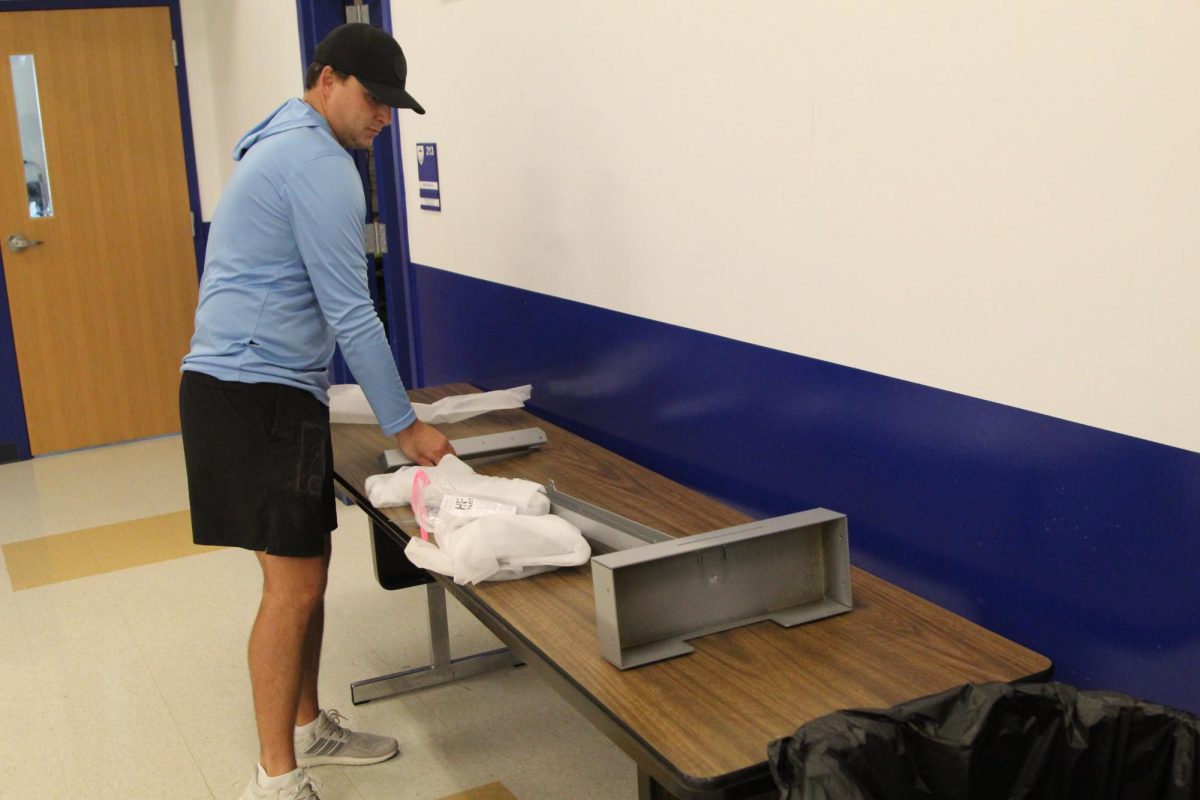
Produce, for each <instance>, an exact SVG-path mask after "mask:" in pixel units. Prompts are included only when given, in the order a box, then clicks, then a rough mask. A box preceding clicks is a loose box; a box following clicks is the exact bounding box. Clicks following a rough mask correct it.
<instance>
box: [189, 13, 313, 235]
mask: <svg viewBox="0 0 1200 800" xmlns="http://www.w3.org/2000/svg"><path fill="white" fill-rule="evenodd" d="M179 10H180V17H181V19H182V23H183V44H184V53H185V57H186V59H187V76H188V95H189V97H190V100H191V110H192V133H193V136H194V137H195V143H196V171H197V173H198V179H199V183H200V205H201V217H202V218H203V219H204V220H211V219H212V212H213V209H214V208H216V205H217V200H218V199H219V197H220V195H221V189H222V187H224V186H225V181H226V180H228V178H229V173H230V172H231V171H232V170H233V164H234V162H233V159H232V158H231V157H230V154H231V153H232V152H233V146H234V144H236V143H237V141H238V139H240V138H241V136H242V134H243V133H245V132H246V131H247V130H249V129H250V128H251V127H252V126H253V125H254V124H255V123H256V122H258V121H259V120H261V119H263V118H264V117H266V116H267V114H269V113H270V112H271V110H272V109H274V108H275V107H276V106H278V105H279V104H280V103H282V102H283V101H284V100H287V99H288V98H289V97H298V96H299V95H300V94H301V93H302V92H303V90H304V76H303V69H304V65H303V64H301V63H300V33H299V27H298V24H297V21H296V3H295V0H253V2H247V0H180V4H179Z"/></svg>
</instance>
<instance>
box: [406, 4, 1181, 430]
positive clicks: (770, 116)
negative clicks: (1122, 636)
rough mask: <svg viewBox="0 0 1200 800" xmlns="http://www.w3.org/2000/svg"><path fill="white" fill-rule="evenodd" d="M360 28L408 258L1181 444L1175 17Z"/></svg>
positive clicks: (593, 9)
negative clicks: (383, 62) (391, 142)
mask: <svg viewBox="0 0 1200 800" xmlns="http://www.w3.org/2000/svg"><path fill="white" fill-rule="evenodd" d="M392 19H393V28H394V30H395V31H396V33H397V38H398V39H399V40H400V42H401V44H402V45H403V46H404V49H405V52H406V54H407V55H408V57H409V75H410V80H409V88H410V91H411V92H412V93H413V94H414V95H415V96H416V97H417V98H418V99H419V100H420V101H421V102H422V103H423V104H424V105H425V107H426V108H427V109H428V111H429V113H428V115H427V116H425V117H419V116H416V115H413V114H411V113H410V112H403V113H402V114H401V120H402V133H403V141H404V142H405V153H404V158H405V165H404V166H405V174H406V180H407V181H408V186H407V190H408V197H409V223H410V238H411V244H412V256H413V259H414V260H415V261H417V262H418V263H422V264H426V265H429V266H434V267H439V268H443V269H450V270H454V271H457V272H460V273H463V274H466V275H471V276H476V277H480V278H485V279H488V280H494V281H499V282H502V283H505V284H509V285H514V286H519V287H523V288H527V289H532V290H536V291H540V292H545V293H549V294H552V295H556V296H560V297H564V298H570V299H573V300H579V301H583V302H587V303H592V304H595V305H599V306H603V307H607V308H611V309H615V310H619V311H623V312H628V313H632V314H637V315H640V316H644V317H649V318H652V319H657V320H661V321H665V322H669V323H674V324H678V325H683V326H687V327H689V328H694V329H698V330H702V331H708V332H712V333H717V334H721V335H724V336H728V337H732V338H735V339H739V340H743V341H747V342H753V343H758V344H762V345H766V346H769V347H773V348H778V349H781V350H785V351H788V352H792V353H798V354H802V355H806V356H812V357H816V358H820V359H825V360H828V361H832V362H836V363H840V364H844V365H848V366H852V367H858V368H862V369H866V370H870V371H873V372H878V373H883V374H886V375H891V376H895V377H899V378H903V379H907V380H912V381H917V382H919V383H923V384H927V385H932V386H936V387H940V388H944V389H948V390H953V391H957V392H962V393H965V394H969V395H973V396H977V397H982V398H986V399H989V400H994V401H998V402H1002V403H1007V404H1011V405H1015V406H1019V407H1022V408H1026V409H1031V410H1034V411H1039V412H1044V413H1047V414H1052V415H1054V416H1058V417H1062V418H1065V419H1070V420H1075V421H1079V422H1083V423H1087V424H1091V425H1096V426H1099V427H1102V428H1107V429H1111V430H1115V431H1119V432H1123V433H1128V434H1132V435H1135V436H1139V437H1143V438H1147V439H1151V440H1154V441H1159V442H1163V443H1167V444H1172V445H1176V446H1180V447H1184V448H1188V449H1190V450H1200V412H1198V411H1197V409H1200V314H1197V313H1196V310H1195V308H1194V306H1195V304H1196V300H1197V298H1198V297H1200V268H1198V267H1200V265H1198V263H1197V253H1200V147H1197V142H1200V108H1198V106H1200V46H1198V45H1197V43H1198V42H1200V4H1198V3H1196V2H1195V0H1150V2H1135V0H1088V1H1087V2H1083V0H1017V1H1016V2H1014V1H1013V0H921V2H918V3H896V2H893V1H892V0H806V2H796V0H757V2H753V3H744V2H742V3H735V2H729V1H728V0H571V2H558V1H556V0H507V1H506V2H503V3H494V2H471V0H454V1H453V2H450V1H448V0H403V2H398V1H396V2H393V3H392ZM425 141H432V142H436V143H437V144H438V146H439V162H440V168H441V176H440V177H441V183H442V198H443V200H442V202H443V207H444V210H443V211H442V212H441V213H432V212H427V211H420V210H418V209H417V188H416V183H415V182H416V163H415V158H414V146H415V144H416V143H417V142H425Z"/></svg>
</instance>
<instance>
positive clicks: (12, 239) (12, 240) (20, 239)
mask: <svg viewBox="0 0 1200 800" xmlns="http://www.w3.org/2000/svg"><path fill="white" fill-rule="evenodd" d="M5 241H6V242H8V249H9V250H12V251H13V252H14V253H20V252H21V251H22V250H28V249H29V248H31V247H37V246H38V245H39V244H41V243H42V242H41V240H40V239H26V238H25V237H24V236H22V235H21V234H19V233H14V234H13V235H12V236H9V237H8V238H7V239H5Z"/></svg>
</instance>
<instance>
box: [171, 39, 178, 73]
mask: <svg viewBox="0 0 1200 800" xmlns="http://www.w3.org/2000/svg"><path fill="white" fill-rule="evenodd" d="M171 61H173V62H174V63H175V66H177V67H178V66H179V48H178V47H176V45H175V40H174V39H172V40H171Z"/></svg>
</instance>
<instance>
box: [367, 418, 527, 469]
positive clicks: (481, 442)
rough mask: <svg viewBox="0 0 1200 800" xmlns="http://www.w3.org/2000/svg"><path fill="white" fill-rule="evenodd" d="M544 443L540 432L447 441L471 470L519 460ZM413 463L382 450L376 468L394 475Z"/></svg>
mask: <svg viewBox="0 0 1200 800" xmlns="http://www.w3.org/2000/svg"><path fill="white" fill-rule="evenodd" d="M545 443H546V432H545V431H543V430H542V429H541V428H522V429H520V430H515V431H503V432H501V433H487V434H484V435H483V436H467V437H464V438H462V439H451V440H450V444H452V445H453V446H454V452H455V453H457V454H458V457H459V458H461V459H462V460H463V461H466V462H467V463H469V464H471V465H472V466H479V465H480V464H487V463H489V462H491V461H499V460H500V459H503V458H508V457H510V456H519V455H521V454H523V453H528V452H531V451H533V450H536V449H538V448H539V447H541V446H542V445H544V444H545ZM412 463H413V462H412V460H411V459H410V458H409V457H408V456H406V455H404V453H402V452H400V450H398V449H396V450H384V451H383V454H382V455H381V456H380V457H379V465H380V467H382V468H383V471H384V472H394V471H396V470H398V469H400V468H401V467H408V466H412Z"/></svg>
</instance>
